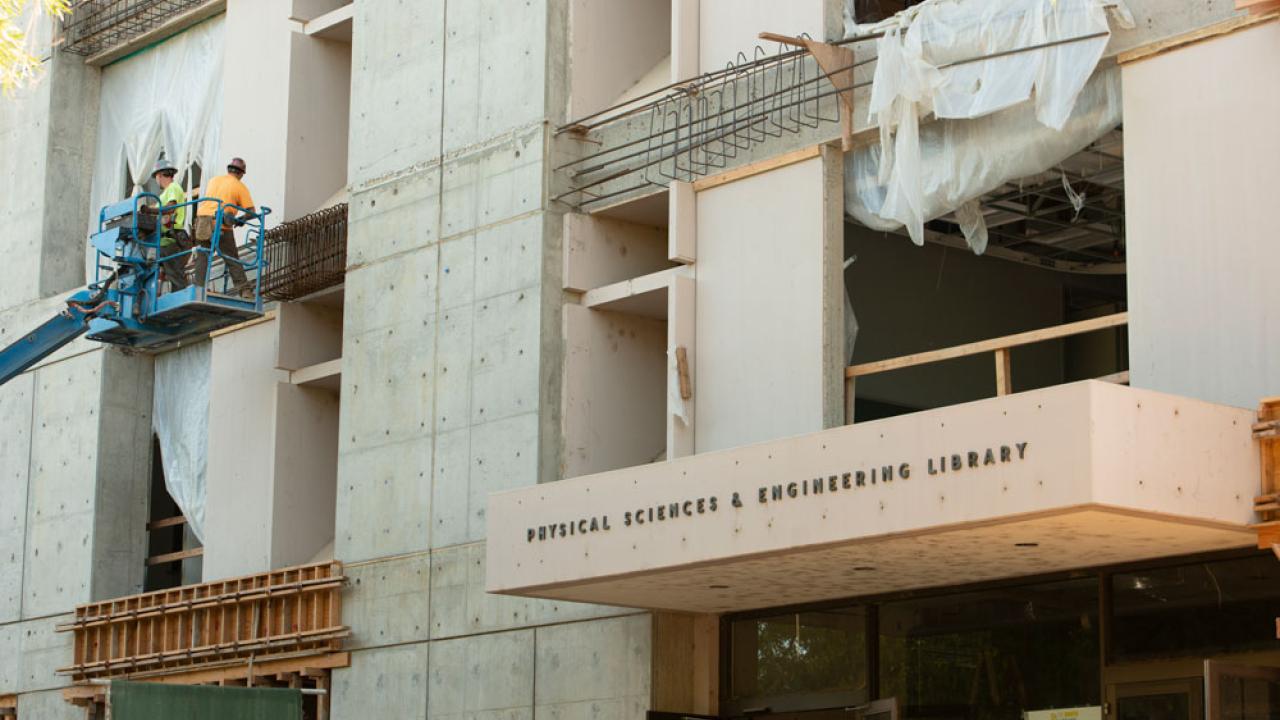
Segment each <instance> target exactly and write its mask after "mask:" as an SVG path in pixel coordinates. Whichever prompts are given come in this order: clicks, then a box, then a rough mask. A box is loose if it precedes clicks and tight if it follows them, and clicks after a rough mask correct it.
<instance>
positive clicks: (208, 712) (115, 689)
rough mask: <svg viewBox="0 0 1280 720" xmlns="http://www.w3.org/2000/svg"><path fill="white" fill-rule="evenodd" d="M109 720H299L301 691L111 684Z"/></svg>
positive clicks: (153, 684) (116, 682) (213, 686)
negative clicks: (176, 719) (175, 719)
mask: <svg viewBox="0 0 1280 720" xmlns="http://www.w3.org/2000/svg"><path fill="white" fill-rule="evenodd" d="M107 702H108V710H107V717H109V718H112V720H171V719H173V718H182V720H231V719H232V718H234V720H302V693H301V692H300V691H298V690H290V689H287V688H248V687H219V686H215V685H166V684H162V683H131V682H120V681H115V682H112V683H111V690H110V694H109V695H108V701H107Z"/></svg>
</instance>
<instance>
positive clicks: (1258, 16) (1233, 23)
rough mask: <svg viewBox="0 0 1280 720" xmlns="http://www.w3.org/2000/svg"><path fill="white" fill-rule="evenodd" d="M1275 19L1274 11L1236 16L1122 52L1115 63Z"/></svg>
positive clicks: (1277, 15) (1278, 16)
mask: <svg viewBox="0 0 1280 720" xmlns="http://www.w3.org/2000/svg"><path fill="white" fill-rule="evenodd" d="M1246 1H1247V0H1246ZM1276 18H1280V13H1277V12H1275V11H1274V10H1269V11H1268V12H1265V13H1253V14H1250V15H1237V16H1235V17H1233V18H1229V19H1227V20H1223V21H1222V22H1219V23H1214V24H1213V25H1206V26H1205V27H1202V28H1197V29H1195V30H1192V31H1191V32H1186V33H1182V34H1181V35H1175V36H1173V37H1170V38H1165V39H1164V40H1157V41H1156V42H1153V43H1147V44H1146V45H1141V46H1139V47H1136V48H1134V49H1132V50H1129V51H1127V52H1122V53H1120V54H1119V55H1117V56H1116V62H1118V63H1120V64H1121V65H1124V64H1126V63H1131V62H1136V61H1138V60H1145V59H1147V58H1149V57H1154V56H1156V55H1159V54H1161V53H1164V52H1168V51H1170V50H1174V49H1177V48H1180V47H1186V46H1187V45H1191V44H1194V43H1198V42H1202V41H1204V40H1209V39H1211V38H1215V37H1220V36H1222V35H1227V34H1230V33H1233V32H1236V31H1238V30H1243V29H1245V28H1249V27H1253V26H1254V25H1258V24H1260V23H1264V22H1271V21H1272V20H1275V19H1276Z"/></svg>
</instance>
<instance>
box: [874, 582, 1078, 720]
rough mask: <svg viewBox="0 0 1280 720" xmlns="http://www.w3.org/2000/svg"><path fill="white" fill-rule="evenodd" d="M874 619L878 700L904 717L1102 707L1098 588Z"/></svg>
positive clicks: (925, 602)
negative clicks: (888, 701) (893, 703)
mask: <svg viewBox="0 0 1280 720" xmlns="http://www.w3.org/2000/svg"><path fill="white" fill-rule="evenodd" d="M879 613H880V620H879V625H880V653H879V658H880V662H879V673H880V697H897V698H898V702H899V706H900V708H901V711H902V716H903V717H904V718H931V719H933V718H937V719H944V718H945V719H947V720H950V719H952V718H955V719H960V718H964V719H965V720H1018V718H1020V717H1022V713H1023V712H1025V711H1028V710H1043V709H1050V708H1069V707H1080V706H1085V705H1098V704H1100V702H1101V691H1100V688H1099V662H1100V658H1099V649H1098V635H1099V634H1098V581H1097V579H1096V578H1092V577H1090V578H1081V579H1073V580H1065V581H1060V582H1051V583H1042V584H1036V585H1023V586H1018V587H1008V588H999V589H993V590H983V591H978V592H970V593H963V594H956V595H944V596H936V597H929V598H922V599H911V600H903V601H899V602H889V603H886V604H884V605H882V606H880V609H879Z"/></svg>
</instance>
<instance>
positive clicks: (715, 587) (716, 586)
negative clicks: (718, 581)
mask: <svg viewBox="0 0 1280 720" xmlns="http://www.w3.org/2000/svg"><path fill="white" fill-rule="evenodd" d="M707 587H708V588H710V589H712V590H728V589H729V586H728V585H708V586H707Z"/></svg>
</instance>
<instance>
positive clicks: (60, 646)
mask: <svg viewBox="0 0 1280 720" xmlns="http://www.w3.org/2000/svg"><path fill="white" fill-rule="evenodd" d="M57 304H60V301H58V303H57ZM29 307H30V308H32V309H24V310H23V311H10V312H8V313H0V324H4V326H5V327H7V326H8V324H9V323H18V324H22V323H25V322H27V321H28V319H29V318H28V317H27V316H28V315H32V314H37V313H39V312H42V311H43V310H44V308H42V307H40V305H39V304H37V305H34V306H29ZM151 379H152V368H151V361H150V360H149V359H148V358H145V357H138V356H132V357H131V356H125V355H123V354H121V353H119V352H118V351H116V350H110V349H107V350H103V349H99V348H98V346H96V345H93V344H91V343H87V342H84V341H81V342H79V343H76V344H74V345H73V346H70V347H69V348H68V349H67V350H64V351H62V352H60V353H58V354H57V355H55V356H53V357H52V358H50V359H49V360H47V361H46V362H45V363H43V364H42V365H40V366H38V367H37V368H35V369H33V370H31V371H28V372H27V373H25V374H23V375H21V376H19V377H17V378H15V379H14V380H12V381H10V382H9V383H7V384H5V385H4V386H3V387H0V647H3V648H4V652H2V653H0V688H2V689H0V693H21V694H22V695H21V697H20V699H19V703H20V705H21V706H22V707H23V708H24V710H23V712H24V715H26V716H31V717H59V716H60V715H59V714H57V713H59V712H61V710H62V705H64V704H63V703H62V699H61V694H60V693H51V692H46V691H52V690H56V689H58V688H61V687H63V686H65V685H66V684H67V681H66V679H65V678H63V677H62V676H59V675H58V674H57V673H56V669H57V668H59V667H62V666H65V665H66V664H67V662H68V660H69V659H70V657H71V636H70V635H69V634H66V633H57V632H55V631H54V628H55V626H56V625H57V624H59V623H62V622H66V621H67V619H68V617H69V616H68V615H67V613H69V612H70V611H71V610H72V609H73V608H74V607H75V606H76V605H77V604H79V603H85V602H89V601H91V600H101V599H105V598H109V597H116V596H119V595H124V594H131V593H134V592H138V591H140V590H141V586H142V574H143V568H144V565H143V559H144V557H145V554H146V553H145V551H146V546H145V527H146V520H147V490H148V487H149V482H150V475H149V464H150V455H149V452H150V440H151V432H150V430H151V418H150V408H151ZM46 697H52V698H56V699H57V702H58V703H59V705H53V704H52V703H44V700H43V699H42V698H46ZM39 707H45V708H46V709H47V710H48V712H46V713H45V714H40V713H41V711H39V710H36V709H34V708H39ZM68 707H69V706H68ZM28 713H29V714H28Z"/></svg>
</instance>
